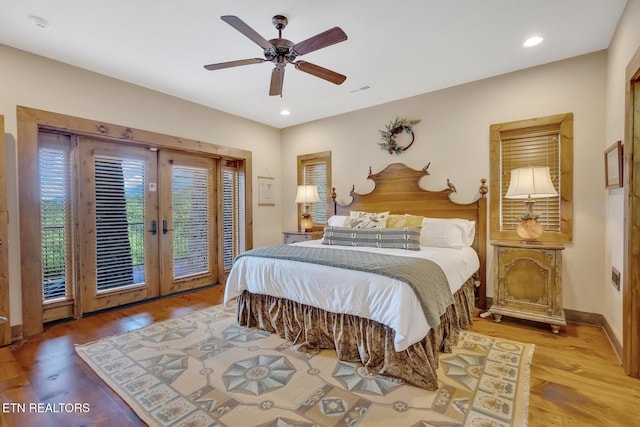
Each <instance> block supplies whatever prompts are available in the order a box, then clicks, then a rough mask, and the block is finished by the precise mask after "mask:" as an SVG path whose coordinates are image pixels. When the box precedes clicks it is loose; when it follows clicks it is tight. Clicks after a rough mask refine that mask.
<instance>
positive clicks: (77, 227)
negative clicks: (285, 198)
mask: <svg viewBox="0 0 640 427" xmlns="http://www.w3.org/2000/svg"><path fill="white" fill-rule="evenodd" d="M38 139H39V163H40V198H41V200H40V204H41V242H42V246H41V255H42V260H43V261H42V262H43V290H44V292H43V298H44V310H45V313H46V316H45V319H46V320H57V319H58V318H63V317H68V316H69V310H62V309H61V308H63V307H64V306H67V307H69V308H73V311H74V312H75V313H77V314H79V315H82V314H84V313H90V312H93V311H97V310H102V309H106V308H111V307H114V306H119V305H123V304H128V303H132V302H137V301H142V300H146V299H149V298H154V297H157V296H164V295H169V294H172V293H175V292H178V291H183V290H187V289H192V288H196V287H200V286H205V285H210V284H214V283H216V282H217V280H218V274H217V262H216V259H217V251H216V244H215V242H216V241H217V235H216V215H215V200H216V197H215V193H216V191H215V189H216V187H217V186H216V177H217V173H216V163H215V159H213V158H208V157H203V156H197V155H194V154H185V153H178V152H174V151H171V150H165V149H163V150H158V149H155V148H154V149H149V148H146V147H140V146H133V145H128V144H121V143H114V142H112V141H103V140H100V139H96V138H90V137H85V136H70V135H61V134H57V133H51V132H41V133H40V134H39V137H38ZM74 164H75V165H77V166H74ZM72 170H77V173H72ZM74 260H77V261H74ZM74 296H75V298H74ZM74 302H75V307H71V305H72V304H73V303H74Z"/></svg>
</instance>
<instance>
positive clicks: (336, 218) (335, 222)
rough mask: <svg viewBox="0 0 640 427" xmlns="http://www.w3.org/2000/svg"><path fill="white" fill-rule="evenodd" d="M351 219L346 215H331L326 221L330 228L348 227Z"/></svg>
mask: <svg viewBox="0 0 640 427" xmlns="http://www.w3.org/2000/svg"><path fill="white" fill-rule="evenodd" d="M350 222H351V219H350V218H349V217H348V216H346V215H333V216H332V217H330V218H329V219H328V220H327V225H328V226H330V227H348V226H349V224H350Z"/></svg>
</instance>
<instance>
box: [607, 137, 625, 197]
mask: <svg viewBox="0 0 640 427" xmlns="http://www.w3.org/2000/svg"><path fill="white" fill-rule="evenodd" d="M622 149H623V145H622V141H617V142H616V143H615V144H613V145H612V146H611V147H609V148H607V149H606V150H605V152H604V177H605V187H606V188H620V187H622V176H623V174H622V172H623V171H622V169H623V153H622Z"/></svg>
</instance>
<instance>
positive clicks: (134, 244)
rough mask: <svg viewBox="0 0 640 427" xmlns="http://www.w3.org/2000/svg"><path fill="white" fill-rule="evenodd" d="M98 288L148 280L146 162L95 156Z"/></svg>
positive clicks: (103, 289) (116, 286)
mask: <svg viewBox="0 0 640 427" xmlns="http://www.w3.org/2000/svg"><path fill="white" fill-rule="evenodd" d="M94 164H95V203H96V273H97V290H98V292H100V291H106V290H110V289H114V288H118V287H122V286H128V285H132V284H136V283H144V281H145V269H144V261H145V259H144V253H145V251H144V234H145V231H144V217H145V197H144V190H145V188H144V187H145V164H144V162H143V161H142V160H135V159H120V158H114V157H107V156H95V158H94Z"/></svg>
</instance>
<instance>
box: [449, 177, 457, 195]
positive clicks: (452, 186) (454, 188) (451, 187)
mask: <svg viewBox="0 0 640 427" xmlns="http://www.w3.org/2000/svg"><path fill="white" fill-rule="evenodd" d="M447 187H449V189H450V190H451V192H452V193H456V192H457V191H456V186H455V185H453V182H451V181H449V178H447Z"/></svg>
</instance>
